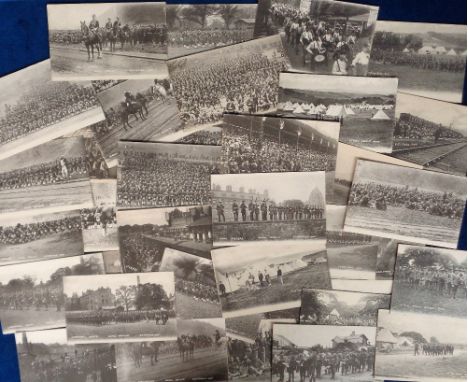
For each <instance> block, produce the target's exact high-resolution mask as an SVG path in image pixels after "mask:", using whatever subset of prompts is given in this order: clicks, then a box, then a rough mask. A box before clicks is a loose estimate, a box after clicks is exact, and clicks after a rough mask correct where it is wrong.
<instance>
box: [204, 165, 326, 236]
mask: <svg viewBox="0 0 468 382" xmlns="http://www.w3.org/2000/svg"><path fill="white" fill-rule="evenodd" d="M211 183H212V186H211V187H212V190H213V211H212V212H213V238H214V242H215V244H216V243H224V244H226V243H238V242H245V241H265V240H308V239H314V238H325V229H326V227H325V226H326V224H325V220H326V219H325V172H324V171H315V172H284V173H269V174H228V175H213V176H212V177H211Z"/></svg>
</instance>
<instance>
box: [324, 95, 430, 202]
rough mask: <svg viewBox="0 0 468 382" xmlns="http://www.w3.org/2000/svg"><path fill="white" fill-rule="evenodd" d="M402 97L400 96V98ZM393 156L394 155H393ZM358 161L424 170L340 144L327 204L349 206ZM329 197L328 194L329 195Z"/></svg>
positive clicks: (391, 158)
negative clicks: (331, 189) (363, 160)
mask: <svg viewBox="0 0 468 382" xmlns="http://www.w3.org/2000/svg"><path fill="white" fill-rule="evenodd" d="M399 96H400V95H398V97H399ZM392 155H393V154H392ZM358 159H365V160H369V161H373V162H381V163H388V164H394V165H397V166H404V167H411V168H418V169H422V168H423V166H422V165H418V164H416V163H412V162H409V161H407V160H405V159H398V158H397V157H396V155H395V156H389V155H384V154H380V153H376V152H374V151H370V150H366V149H362V148H360V147H356V146H351V145H347V144H345V143H341V142H340V143H339V144H338V150H337V153H336V168H335V180H334V182H333V192H332V193H331V194H332V196H331V198H328V197H327V203H328V204H333V205H339V206H346V205H347V204H348V199H349V192H350V191H351V184H352V183H353V177H354V169H355V168H356V162H357V160H358ZM327 196H328V193H327Z"/></svg>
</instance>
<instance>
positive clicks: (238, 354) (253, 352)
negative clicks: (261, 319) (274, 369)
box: [228, 331, 272, 380]
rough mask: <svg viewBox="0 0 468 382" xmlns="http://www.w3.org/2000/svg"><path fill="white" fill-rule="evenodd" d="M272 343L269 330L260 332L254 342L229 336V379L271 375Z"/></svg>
mask: <svg viewBox="0 0 468 382" xmlns="http://www.w3.org/2000/svg"><path fill="white" fill-rule="evenodd" d="M271 344H272V337H271V333H270V332H269V331H265V332H264V333H258V334H257V336H256V337H255V340H254V343H252V344H250V343H247V342H244V341H241V340H238V339H234V338H231V337H228V372H229V380H232V379H244V378H249V377H258V376H261V375H264V376H268V377H269V372H270V367H271Z"/></svg>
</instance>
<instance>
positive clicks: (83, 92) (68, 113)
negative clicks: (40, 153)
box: [0, 81, 98, 144]
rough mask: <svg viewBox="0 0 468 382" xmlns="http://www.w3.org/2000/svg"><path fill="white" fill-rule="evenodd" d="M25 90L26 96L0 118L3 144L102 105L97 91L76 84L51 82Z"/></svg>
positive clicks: (0, 142) (23, 95)
mask: <svg viewBox="0 0 468 382" xmlns="http://www.w3.org/2000/svg"><path fill="white" fill-rule="evenodd" d="M23 91H24V94H22V96H21V97H20V98H19V99H18V100H17V101H16V103H15V104H14V105H6V107H5V113H4V114H3V115H2V116H1V117H0V144H5V143H8V142H11V141H13V140H16V139H19V138H21V137H24V136H25V135H28V134H31V133H33V132H35V131H37V130H39V129H43V128H45V127H48V126H51V125H54V124H56V123H59V122H62V121H64V120H65V119H67V118H71V117H73V116H75V115H77V114H79V113H82V112H84V111H86V110H88V109H91V108H93V107H96V106H97V105H98V101H97V99H96V96H95V93H94V90H93V88H92V87H91V86H83V85H79V84H77V83H75V82H53V81H47V82H44V83H41V84H40V85H37V86H31V87H30V88H29V89H27V90H26V89H23Z"/></svg>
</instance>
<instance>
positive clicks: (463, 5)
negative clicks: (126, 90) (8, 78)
mask: <svg viewBox="0 0 468 382" xmlns="http://www.w3.org/2000/svg"><path fill="white" fill-rule="evenodd" d="M66 2H69V3H70V2H72V1H64V0H62V1H46V0H26V1H4V0H0V75H5V74H8V73H11V72H14V71H16V70H19V69H22V68H24V67H26V66H28V65H31V64H34V63H36V62H38V61H42V60H45V59H47V58H48V57H49V47H48V41H47V38H48V37H47V15H46V4H48V3H49V4H50V3H66ZM75 2H78V1H75ZM81 2H83V3H92V2H97V1H83V0H82V1H81ZM101 2H107V1H104V0H102V1H101ZM168 2H169V3H187V2H191V3H196V2H197V1H168ZM198 2H202V1H198ZM206 2H210V1H206ZM211 2H212V3H214V2H217V3H229V2H234V1H223V0H221V1H211ZM252 2H253V1H239V0H237V1H235V3H252ZM351 2H353V1H351ZM354 2H359V3H363V4H372V5H378V6H380V12H379V19H380V20H395V21H415V22H432V23H451V24H466V14H467V1H466V0H360V1H354ZM0 91H1V89H0ZM463 103H464V104H465V105H466V80H465V91H464V97H463ZM459 248H461V249H466V211H465V219H464V224H463V229H462V235H461V237H460V243H459ZM0 382H20V378H19V371H18V364H17V360H16V350H15V339H14V336H13V335H7V336H1V335H0Z"/></svg>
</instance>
